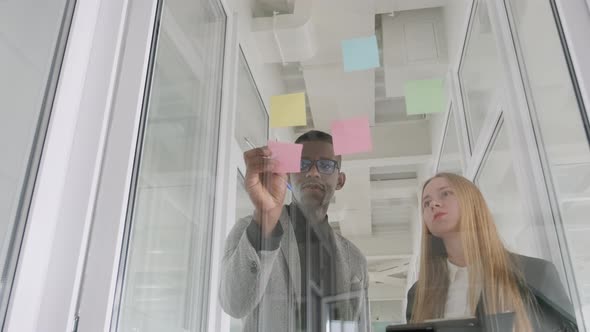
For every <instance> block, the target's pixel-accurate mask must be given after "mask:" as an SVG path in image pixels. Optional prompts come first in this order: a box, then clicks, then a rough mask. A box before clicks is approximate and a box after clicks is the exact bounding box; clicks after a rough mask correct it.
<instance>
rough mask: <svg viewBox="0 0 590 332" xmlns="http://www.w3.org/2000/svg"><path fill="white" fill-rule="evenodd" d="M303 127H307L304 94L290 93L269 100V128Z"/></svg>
mask: <svg viewBox="0 0 590 332" xmlns="http://www.w3.org/2000/svg"><path fill="white" fill-rule="evenodd" d="M305 125H307V116H306V114H305V93H303V92H301V93H292V94H288V95H280V96H272V97H271V98H270V126H271V128H279V127H294V126H305Z"/></svg>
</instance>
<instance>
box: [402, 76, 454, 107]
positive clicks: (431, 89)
mask: <svg viewBox="0 0 590 332" xmlns="http://www.w3.org/2000/svg"><path fill="white" fill-rule="evenodd" d="M405 95H406V113H407V114H408V115H414V114H430V113H440V112H443V111H444V109H445V93H444V87H443V81H442V80H419V81H408V82H406V85H405Z"/></svg>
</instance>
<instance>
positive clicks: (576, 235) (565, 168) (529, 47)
mask: <svg viewBox="0 0 590 332" xmlns="http://www.w3.org/2000/svg"><path fill="white" fill-rule="evenodd" d="M506 4H507V7H508V8H509V11H510V14H511V16H512V18H513V23H512V26H511V28H512V32H513V35H514V37H515V39H517V43H516V44H517V51H518V52H519V55H520V57H521V63H520V65H521V71H522V73H523V74H524V80H525V84H526V85H527V87H528V91H527V92H528V97H529V98H528V101H529V105H530V109H531V110H532V114H531V115H532V116H533V117H536V119H537V120H538V121H537V123H538V127H539V128H538V133H540V136H541V137H542V142H543V143H544V147H545V153H546V156H547V160H548V163H549V165H548V168H549V172H550V176H552V178H553V183H554V184H555V187H556V191H557V198H558V199H559V203H560V204H559V205H560V209H561V211H560V212H561V217H562V221H563V225H564V227H565V229H566V233H567V238H568V242H569V249H570V257H571V260H572V261H573V265H574V270H575V274H576V281H577V282H578V292H579V295H580V299H581V301H582V311H583V313H584V319H585V321H586V325H588V324H590V273H589V271H590V251H588V249H587V241H588V238H589V237H590V222H588V215H590V150H589V148H588V140H587V139H586V136H585V133H584V128H583V123H582V118H581V115H580V108H579V107H578V104H577V100H576V96H575V91H574V87H573V86H572V83H571V78H570V75H569V70H568V67H567V64H566V60H565V57H564V52H563V47H562V44H561V41H560V38H559V35H558V32H557V27H556V22H555V19H554V13H553V10H552V8H551V3H550V1H535V0H510V1H506ZM539 36H543V37H542V38H540V37H539ZM556 250H557V248H556Z"/></svg>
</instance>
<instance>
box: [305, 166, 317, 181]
mask: <svg viewBox="0 0 590 332" xmlns="http://www.w3.org/2000/svg"><path fill="white" fill-rule="evenodd" d="M305 177H315V178H319V177H320V172H319V171H318V168H317V166H316V163H313V164H311V167H310V168H309V171H307V173H306V174H305Z"/></svg>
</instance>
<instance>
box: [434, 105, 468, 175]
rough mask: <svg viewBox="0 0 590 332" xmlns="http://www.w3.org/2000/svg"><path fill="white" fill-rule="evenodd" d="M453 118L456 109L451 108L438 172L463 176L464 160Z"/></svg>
mask: <svg viewBox="0 0 590 332" xmlns="http://www.w3.org/2000/svg"><path fill="white" fill-rule="evenodd" d="M453 116H454V109H453V107H452V106H451V109H450V110H449V115H448V120H447V128H446V131H445V137H444V140H443V146H442V150H441V153H440V160H439V163H438V169H437V171H438V172H450V173H456V174H463V158H462V155H461V150H460V149H459V139H458V135H457V126H456V124H455V119H454V118H453Z"/></svg>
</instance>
